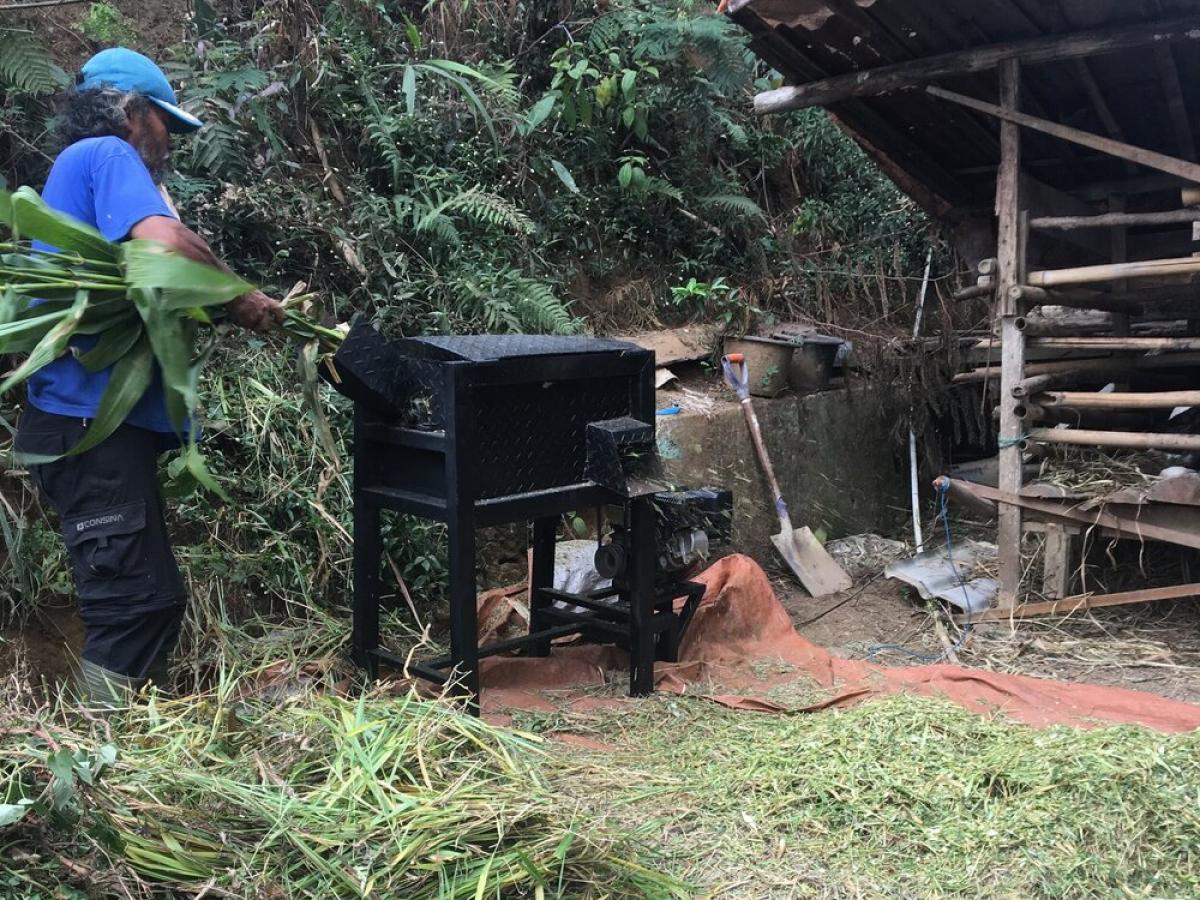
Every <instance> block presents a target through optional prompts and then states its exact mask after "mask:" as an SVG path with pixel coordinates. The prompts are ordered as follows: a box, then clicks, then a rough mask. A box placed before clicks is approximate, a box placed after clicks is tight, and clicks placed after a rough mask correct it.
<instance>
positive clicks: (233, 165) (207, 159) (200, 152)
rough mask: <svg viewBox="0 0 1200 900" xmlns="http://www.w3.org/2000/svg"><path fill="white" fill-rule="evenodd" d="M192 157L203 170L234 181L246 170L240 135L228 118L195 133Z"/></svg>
mask: <svg viewBox="0 0 1200 900" xmlns="http://www.w3.org/2000/svg"><path fill="white" fill-rule="evenodd" d="M192 158H193V160H194V161H195V163H196V165H197V166H198V167H199V168H200V169H201V170H203V171H205V172H207V173H209V174H210V175H214V176H216V177H218V178H223V179H225V180H227V181H234V180H236V179H238V178H240V177H241V176H242V175H244V174H245V172H246V154H245V153H243V152H242V135H241V133H240V132H239V131H238V129H237V126H235V125H234V124H232V123H231V122H229V121H228V120H218V121H215V122H212V123H211V124H209V126H208V127H207V128H204V129H202V130H201V131H199V132H197V133H196V138H195V142H194V143H193V145H192Z"/></svg>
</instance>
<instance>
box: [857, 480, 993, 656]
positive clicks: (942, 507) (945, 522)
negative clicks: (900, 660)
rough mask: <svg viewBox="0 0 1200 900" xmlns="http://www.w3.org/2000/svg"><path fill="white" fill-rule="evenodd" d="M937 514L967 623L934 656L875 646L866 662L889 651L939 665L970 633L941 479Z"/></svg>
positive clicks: (946, 490)
mask: <svg viewBox="0 0 1200 900" xmlns="http://www.w3.org/2000/svg"><path fill="white" fill-rule="evenodd" d="M938 512H939V514H940V515H941V517H942V526H943V528H944V529H945V532H946V558H947V559H949V561H950V570H951V571H952V572H953V573H954V577H955V578H957V579H958V583H959V586H960V587H962V592H963V600H964V601H965V606H964V607H963V608H964V609H965V610H966V613H967V621H966V622H964V623H963V627H962V631H960V632H959V634H958V640H956V641H955V642H954V643H953V644H951V645H950V646H949V647H947V648H946V649H945V650H943V651H942V652H941V653H939V654H937V655H936V656H934V655H932V654H929V653H919V652H918V651H916V650H910V649H909V648H908V647H904V646H901V645H900V644H875V645H874V646H872V647H871V649H870V652H868V653H867V660H868V661H872V660H874V659H875V656H876V655H877V654H879V653H885V652H888V651H891V652H893V653H902V654H904V655H905V656H908V657H911V658H912V659H919V660H921V661H922V662H927V663H939V662H941V661H942V660H943V659H945V658H946V657H948V656H949V655H950V654H951V653H954V652H956V651H957V650H958V648H959V647H961V646H962V645H963V642H964V641H966V639H967V635H968V634H970V633H971V595H970V594H969V593H968V592H967V583H966V582H965V581H964V580H963V577H962V575H961V574H959V571H958V566H957V565H956V564H955V562H954V542H953V540H952V539H951V536H950V482H949V480H948V479H942V480H941V482H940V483H939V485H938Z"/></svg>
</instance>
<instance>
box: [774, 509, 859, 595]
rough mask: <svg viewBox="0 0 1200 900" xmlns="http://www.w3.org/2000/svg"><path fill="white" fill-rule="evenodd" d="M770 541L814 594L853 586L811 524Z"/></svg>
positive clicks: (832, 591)
mask: <svg viewBox="0 0 1200 900" xmlns="http://www.w3.org/2000/svg"><path fill="white" fill-rule="evenodd" d="M771 543H772V544H774V545H775V549H776V550H778V551H779V555H780V556H781V557H783V561H784V562H785V563H787V564H788V568H789V569H791V570H792V571H793V572H794V573H795V575H796V577H797V578H799V579H800V583H801V584H802V585H804V589H805V590H806V591H808V592H809V593H810V594H811V595H812V596H814V597H823V596H825V595H826V594H834V593H837V592H838V591H846V590H849V589H850V588H851V587H852V586H853V584H854V583H853V582H852V581H851V580H850V576H849V575H847V574H846V572H845V570H843V569H842V567H841V566H839V565H838V564H837V562H836V560H834V558H833V557H832V556H830V555H829V553H828V552H827V551H826V550H825V548H824V547H823V546H821V542H820V541H818V540H817V536H816V535H815V534H813V533H812V529H810V528H809V527H808V526H805V527H803V528H797V529H795V530H794V531H791V532H780V533H779V534H773V535H771Z"/></svg>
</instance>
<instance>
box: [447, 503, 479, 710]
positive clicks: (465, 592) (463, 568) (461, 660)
mask: <svg viewBox="0 0 1200 900" xmlns="http://www.w3.org/2000/svg"><path fill="white" fill-rule="evenodd" d="M446 524H447V525H448V526H449V531H450V560H449V563H450V564H449V569H450V573H449V574H450V656H451V657H453V660H454V667H455V669H456V670H457V672H456V678H457V689H456V694H457V695H459V696H462V697H464V698H465V699H466V700H467V705H468V709H469V710H470V712H471V713H472V714H473V715H479V626H478V622H477V612H476V607H475V595H476V591H475V523H474V521H473V520H472V519H471V517H470V516H455V517H451V518H450V520H449V521H448V522H447V523H446Z"/></svg>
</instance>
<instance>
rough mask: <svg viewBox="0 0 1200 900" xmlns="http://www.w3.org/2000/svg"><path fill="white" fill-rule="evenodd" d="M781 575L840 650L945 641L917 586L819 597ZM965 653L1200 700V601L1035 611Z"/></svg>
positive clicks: (801, 625) (869, 652) (791, 595)
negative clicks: (1051, 613) (1048, 614)
mask: <svg viewBox="0 0 1200 900" xmlns="http://www.w3.org/2000/svg"><path fill="white" fill-rule="evenodd" d="M771 574H772V581H773V583H774V584H775V589H776V591H777V592H778V594H779V596H780V598H781V599H782V600H783V603H784V606H785V607H786V608H787V610H788V612H789V613H790V614H791V616H792V621H793V622H795V623H796V627H797V630H798V631H799V632H800V633H801V634H803V635H804V636H805V637H806V638H808V639H809V640H811V641H813V642H815V643H817V644H820V645H822V646H824V647H826V648H828V649H829V650H831V651H832V652H833V653H834V654H836V655H838V656H843V657H848V658H854V659H863V658H865V657H867V656H871V657H872V659H873V660H874V661H876V662H880V663H884V664H886V665H892V666H902V665H924V664H926V663H928V662H930V661H931V660H930V658H931V657H937V656H939V655H940V654H941V653H942V652H943V650H944V646H945V645H944V644H943V643H942V641H941V640H939V638H938V636H937V634H936V631H935V628H934V624H933V618H932V616H931V615H930V614H929V612H928V611H927V607H926V606H925V604H924V602H923V601H920V600H919V598H917V597H916V593H915V591H913V590H912V589H911V588H909V587H908V586H907V585H904V584H901V583H899V582H895V581H889V580H886V579H882V578H877V579H875V580H873V581H869V582H864V581H860V582H859V584H858V585H856V587H855V588H854V590H851V591H848V592H846V593H844V594H838V595H834V596H831V597H825V598H821V600H819V601H818V600H814V599H813V598H812V597H809V596H808V595H807V594H806V593H804V591H803V590H801V589H800V588H799V587H798V586H796V585H795V584H794V582H792V581H790V580H789V579H788V578H786V577H785V576H784V575H783V574H782V573H778V572H775V571H772V572H771ZM943 622H945V619H944V617H943ZM947 631H948V634H947V637H948V639H949V641H951V642H952V643H953V642H955V641H957V640H958V637H959V634H958V630H957V628H956V627H955V626H953V625H948V626H947ZM895 647H903V648H905V650H907V651H909V652H908V653H906V652H903V651H901V650H897V649H894V648H895ZM956 652H957V655H958V658H959V660H960V662H961V663H962V664H963V665H966V666H973V667H979V668H983V669H989V670H992V671H997V672H1016V673H1020V674H1023V675H1033V676H1036V677H1039V678H1055V679H1058V680H1061V681H1089V682H1093V683H1096V684H1106V685H1118V686H1121V687H1127V688H1132V689H1134V690H1141V691H1151V692H1153V693H1156V694H1160V695H1162V696H1165V697H1170V698H1172V699H1176V700H1184V701H1187V702H1190V703H1200V605H1197V603H1196V601H1194V600H1179V601H1163V602H1161V603H1154V604H1148V605H1145V606H1140V607H1130V608H1126V609H1118V608H1110V609H1098V610H1092V611H1088V612H1080V613H1076V614H1075V615H1073V616H1071V617H1068V618H1046V619H1037V620H1032V619H1031V620H1027V621H1024V622H1018V623H1016V627H1015V628H1010V626H1009V624H1008V623H986V624H978V625H975V626H973V627H972V628H971V631H970V634H969V635H968V636H967V637H966V639H965V640H964V641H963V643H962V645H961V647H959V648H958V649H957V651H956Z"/></svg>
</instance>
